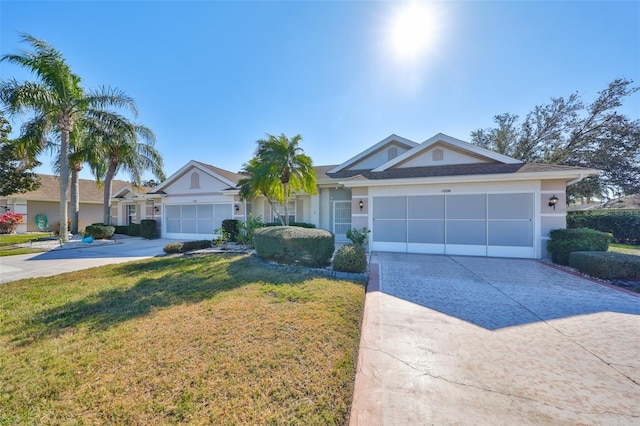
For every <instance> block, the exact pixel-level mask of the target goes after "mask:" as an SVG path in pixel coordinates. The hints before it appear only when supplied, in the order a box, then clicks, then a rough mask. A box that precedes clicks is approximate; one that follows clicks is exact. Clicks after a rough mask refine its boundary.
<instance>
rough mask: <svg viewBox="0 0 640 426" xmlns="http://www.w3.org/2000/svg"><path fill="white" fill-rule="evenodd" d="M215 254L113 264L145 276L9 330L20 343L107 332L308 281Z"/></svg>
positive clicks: (116, 273)
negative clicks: (246, 292) (265, 287)
mask: <svg viewBox="0 0 640 426" xmlns="http://www.w3.org/2000/svg"><path fill="white" fill-rule="evenodd" d="M230 258H233V256H229V255H222V256H220V255H213V256H206V257H205V256H203V257H193V258H170V259H163V260H158V261H154V262H147V263H132V264H131V263H129V264H124V265H119V266H116V267H114V268H113V269H112V272H111V276H112V277H113V279H114V280H117V279H119V278H120V277H122V276H130V275H143V277H141V278H140V279H139V280H138V281H137V282H136V283H135V284H134V285H133V286H131V287H128V288H125V289H119V288H115V289H112V290H107V291H102V292H100V293H97V294H91V295H88V296H87V297H86V298H83V299H81V300H78V301H74V302H70V303H67V304H65V305H62V306H57V307H55V308H51V309H47V310H44V311H42V312H41V313H40V314H39V315H37V316H36V317H35V318H33V320H32V321H30V322H29V323H28V324H25V325H24V326H22V327H19V328H16V329H14V330H11V331H9V333H11V334H13V335H15V337H14V338H13V339H12V340H13V341H14V342H16V343H17V344H19V345H28V344H30V343H33V342H34V341H36V340H38V339H41V338H43V337H49V336H57V335H59V334H61V333H64V332H66V331H68V330H69V329H71V328H75V327H78V326H84V327H88V328H90V329H93V330H105V329H108V328H110V327H112V326H114V325H117V324H119V323H121V322H124V321H127V320H130V319H134V318H139V317H143V316H145V315H148V314H149V313H150V312H151V311H152V310H153V309H157V308H166V307H169V306H174V305H180V304H184V303H198V302H201V301H203V300H206V299H210V298H212V297H214V296H215V295H217V294H219V293H222V292H226V291H231V290H233V289H236V288H239V287H242V286H244V285H246V284H249V283H253V282H263V283H269V284H273V285H278V284H299V283H302V282H304V281H305V280H307V279H308V278H309V277H308V276H305V275H303V274H299V273H286V272H281V271H276V270H272V269H268V268H265V267H264V266H262V265H261V264H260V262H259V261H258V260H257V259H255V258H253V257H241V258H238V259H235V260H231V261H229V259H230Z"/></svg>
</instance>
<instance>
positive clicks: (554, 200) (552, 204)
mask: <svg viewBox="0 0 640 426" xmlns="http://www.w3.org/2000/svg"><path fill="white" fill-rule="evenodd" d="M558 200H559V198H558V197H556V196H555V195H553V196H552V197H551V198H549V207H553V209H554V210H555V209H556V204H558Z"/></svg>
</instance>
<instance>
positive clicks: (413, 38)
mask: <svg viewBox="0 0 640 426" xmlns="http://www.w3.org/2000/svg"><path fill="white" fill-rule="evenodd" d="M436 26H437V20H436V19H435V14H434V11H433V10H431V8H429V7H428V5H427V4H424V3H417V2H412V3H409V4H405V5H403V6H402V8H401V9H399V10H398V11H397V13H396V15H395V16H394V18H393V20H392V23H391V47H392V49H393V51H394V52H395V53H396V55H397V56H398V57H399V58H400V59H418V58H419V57H420V56H422V55H423V54H424V53H426V51H427V50H428V49H429V48H431V47H432V46H431V44H432V43H433V42H434V39H435V34H436Z"/></svg>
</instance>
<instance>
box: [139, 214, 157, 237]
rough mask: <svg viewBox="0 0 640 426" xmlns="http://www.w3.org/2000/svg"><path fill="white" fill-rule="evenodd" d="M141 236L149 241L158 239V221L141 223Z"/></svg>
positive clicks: (151, 220) (145, 220) (152, 220)
mask: <svg viewBox="0 0 640 426" xmlns="http://www.w3.org/2000/svg"><path fill="white" fill-rule="evenodd" d="M140 236H141V237H142V238H146V239H147V240H153V239H154V238H158V233H157V232H156V221H155V220H154V219H142V220H141V221H140Z"/></svg>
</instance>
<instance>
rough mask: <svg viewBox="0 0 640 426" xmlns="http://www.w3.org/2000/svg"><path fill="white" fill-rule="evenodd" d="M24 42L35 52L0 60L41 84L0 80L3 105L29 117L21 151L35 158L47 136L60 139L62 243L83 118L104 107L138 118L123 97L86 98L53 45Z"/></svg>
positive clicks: (107, 92) (113, 93) (105, 93)
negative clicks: (74, 145) (73, 144)
mask: <svg viewBox="0 0 640 426" xmlns="http://www.w3.org/2000/svg"><path fill="white" fill-rule="evenodd" d="M22 39H23V41H24V42H25V43H28V44H29V45H30V47H31V49H32V51H23V52H20V53H19V54H7V55H4V56H2V58H0V61H4V62H9V63H13V64H16V65H19V66H22V67H24V68H26V69H27V70H29V71H31V72H32V73H33V74H34V75H35V76H36V77H37V81H35V82H31V81H27V82H24V83H19V82H18V81H16V80H15V79H11V80H7V81H4V80H2V81H0V100H2V102H3V103H4V104H5V105H6V106H7V110H8V111H9V113H11V114H14V115H16V114H22V113H31V114H32V115H33V117H32V118H31V119H30V120H29V121H28V122H27V123H26V124H25V126H23V129H22V134H21V136H20V138H19V140H20V141H21V143H22V146H23V148H22V149H23V151H24V152H26V153H29V156H30V158H32V159H35V158H36V156H37V155H38V154H40V153H41V152H42V150H43V149H44V147H45V143H44V142H45V141H46V139H47V138H46V135H47V134H50V133H55V134H57V135H58V137H59V140H60V149H59V153H58V166H59V168H60V238H62V239H63V241H64V240H66V239H67V237H68V228H67V220H68V208H67V203H68V201H67V190H68V187H69V158H68V156H69V137H70V134H71V132H72V131H73V130H74V128H75V124H76V119H77V118H78V117H79V116H80V115H83V114H84V115H87V116H91V115H94V114H97V115H100V112H101V109H103V108H105V107H109V106H112V107H124V108H128V109H129V110H131V111H132V112H133V113H134V114H136V113H137V110H136V108H135V104H134V103H133V100H132V99H131V98H129V97H128V96H126V95H125V94H124V93H122V92H120V91H118V90H115V89H107V88H103V89H101V90H100V91H98V92H91V93H86V92H85V91H84V90H83V89H82V87H81V86H80V81H81V79H80V77H79V76H77V75H76V74H74V73H73V72H72V71H71V68H70V67H69V66H68V65H67V63H66V61H65V59H64V57H63V56H62V54H61V53H60V52H59V51H57V50H56V49H55V48H54V47H53V46H51V45H50V44H48V43H47V42H45V41H43V40H39V39H37V38H35V37H33V36H31V35H29V34H23V35H22Z"/></svg>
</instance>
